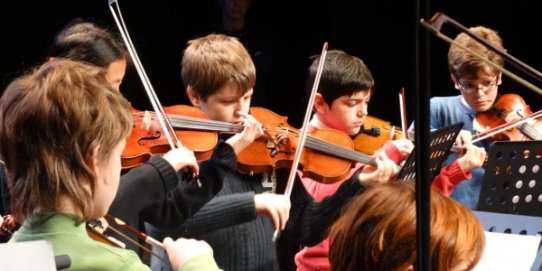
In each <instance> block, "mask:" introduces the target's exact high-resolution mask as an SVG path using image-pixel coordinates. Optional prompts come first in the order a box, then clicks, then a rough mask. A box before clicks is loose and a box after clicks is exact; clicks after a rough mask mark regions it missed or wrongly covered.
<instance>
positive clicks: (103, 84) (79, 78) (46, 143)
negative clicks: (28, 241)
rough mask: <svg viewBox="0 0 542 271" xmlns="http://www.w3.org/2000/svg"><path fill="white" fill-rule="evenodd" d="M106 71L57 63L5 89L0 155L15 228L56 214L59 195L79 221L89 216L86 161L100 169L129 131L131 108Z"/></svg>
mask: <svg viewBox="0 0 542 271" xmlns="http://www.w3.org/2000/svg"><path fill="white" fill-rule="evenodd" d="M103 73H104V70H103V69H102V68H98V67H96V66H92V65H86V64H83V63H81V62H75V61H70V60H60V59H57V60H55V61H48V62H46V63H44V64H43V65H42V66H40V67H39V68H37V69H35V70H33V71H32V72H31V73H29V74H27V75H24V76H21V77H19V78H17V79H16V80H14V81H13V82H11V84H10V85H9V86H8V87H7V88H6V89H5V91H4V93H3V96H2V98H1V99H0V153H1V155H2V156H3V158H4V161H5V163H6V167H7V171H8V182H9V187H10V194H11V203H12V205H11V207H12V212H13V214H14V215H16V217H17V220H18V221H19V222H23V221H25V220H26V218H27V217H28V216H30V215H32V214H33V213H34V212H38V211H40V212H43V211H58V208H59V207H60V206H61V205H62V202H61V200H60V199H61V198H62V197H68V198H70V199H71V200H72V202H74V204H75V206H76V208H77V209H79V211H80V212H81V214H82V218H83V220H87V219H88V218H90V217H91V216H92V215H94V206H93V202H92V200H93V197H94V196H95V195H94V188H95V186H96V182H97V180H96V175H95V172H94V171H93V170H92V169H91V168H90V166H89V163H90V162H89V161H90V160H89V159H90V156H91V155H92V157H94V156H95V157H97V159H98V160H97V161H98V166H103V164H102V161H104V159H106V158H108V157H109V156H110V155H111V152H112V150H113V147H115V146H116V145H117V144H118V143H119V142H121V140H123V139H124V138H126V137H127V136H128V135H129V132H130V131H131V127H132V118H131V114H130V110H129V107H128V102H127V101H126V99H124V98H123V97H122V95H121V94H120V93H119V92H118V91H115V90H114V89H113V88H112V87H111V86H110V84H109V83H108V82H107V80H106V79H105V77H104V75H103ZM94 150H97V151H96V153H95V154H94V153H92V154H91V152H93V151H94ZM119 159H120V158H119ZM86 187H88V188H89V189H86Z"/></svg>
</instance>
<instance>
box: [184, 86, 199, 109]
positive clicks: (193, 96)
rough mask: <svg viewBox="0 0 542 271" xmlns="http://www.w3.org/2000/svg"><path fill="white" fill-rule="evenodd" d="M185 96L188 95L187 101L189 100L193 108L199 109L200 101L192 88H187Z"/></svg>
mask: <svg viewBox="0 0 542 271" xmlns="http://www.w3.org/2000/svg"><path fill="white" fill-rule="evenodd" d="M186 94H187V95H188V99H190V102H191V103H192V105H193V106H194V107H200V105H201V102H202V100H201V98H200V96H199V94H198V93H197V92H196V91H195V90H194V89H193V88H192V86H188V87H187V88H186Z"/></svg>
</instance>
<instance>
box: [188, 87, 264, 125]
mask: <svg viewBox="0 0 542 271" xmlns="http://www.w3.org/2000/svg"><path fill="white" fill-rule="evenodd" d="M253 92H254V90H253V89H250V90H248V91H247V92H245V93H244V94H243V93H242V91H241V90H240V89H239V88H238V87H237V85H236V84H234V83H227V84H226V85H225V86H224V87H222V88H221V89H219V90H218V91H217V92H215V93H214V94H211V95H209V97H207V100H205V101H203V100H202V99H201V98H199V95H197V94H196V93H195V91H193V90H192V89H191V88H190V87H189V88H188V96H189V98H190V101H191V102H192V104H193V105H194V106H195V107H197V108H199V109H200V110H201V111H202V112H203V113H204V114H205V115H207V116H208V117H209V119H212V120H218V121H224V122H230V123H235V124H242V123H243V122H242V117H241V115H239V113H238V112H239V111H241V112H244V113H248V111H249V109H250V100H251V99H252V93H253Z"/></svg>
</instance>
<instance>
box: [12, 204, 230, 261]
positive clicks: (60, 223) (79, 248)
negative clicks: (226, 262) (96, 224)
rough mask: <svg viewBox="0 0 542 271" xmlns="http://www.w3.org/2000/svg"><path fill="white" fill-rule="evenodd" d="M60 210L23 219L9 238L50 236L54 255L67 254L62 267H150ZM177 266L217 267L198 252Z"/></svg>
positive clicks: (20, 240)
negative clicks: (94, 236)
mask: <svg viewBox="0 0 542 271" xmlns="http://www.w3.org/2000/svg"><path fill="white" fill-rule="evenodd" d="M78 220H79V218H78V217H77V216H75V215H69V214H64V213H39V214H35V215H33V216H31V217H29V218H28V219H27V221H26V222H25V223H24V224H23V225H22V226H21V228H20V229H19V230H18V231H17V232H16V233H15V234H14V235H13V237H12V238H11V239H10V240H9V242H22V241H32V240H42V239H46V240H50V241H51V242H52V244H53V250H54V254H55V256H58V255H68V256H69V257H70V259H71V266H70V268H69V269H66V270H104V271H106V270H135V271H137V270H150V269H149V267H148V266H146V265H145V264H143V263H142V262H141V260H140V259H139V257H138V256H137V254H136V253H135V252H134V251H131V250H126V249H122V248H117V247H113V246H110V245H107V244H104V243H101V242H98V241H95V240H93V239H92V238H90V237H89V236H88V234H87V231H86V228H85V223H81V224H78V223H77V222H78ZM180 270H182V271H189V270H209V271H211V270H219V269H218V267H217V266H216V263H214V260H213V259H212V257H210V256H206V255H200V256H197V257H194V258H193V259H191V260H189V261H188V262H186V263H185V264H184V265H183V266H182V267H181V268H180Z"/></svg>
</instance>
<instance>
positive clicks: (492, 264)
mask: <svg viewBox="0 0 542 271" xmlns="http://www.w3.org/2000/svg"><path fill="white" fill-rule="evenodd" d="M540 238H541V237H540V236H533V235H519V234H507V233H495V232H487V231H486V248H485V250H484V254H483V255H482V259H480V262H479V263H478V265H477V266H476V267H475V268H474V269H473V270H474V271H489V270H491V271H496V270H514V271H529V270H531V266H532V265H533V263H534V261H535V258H536V254H537V253H538V245H539V244H540Z"/></svg>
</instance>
